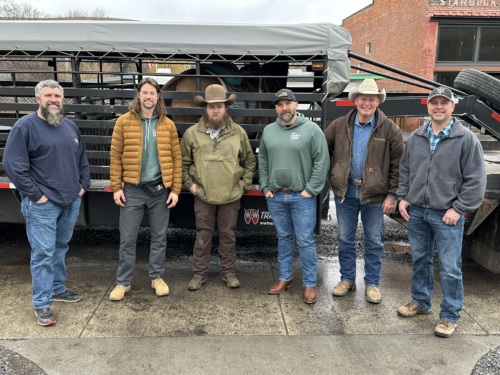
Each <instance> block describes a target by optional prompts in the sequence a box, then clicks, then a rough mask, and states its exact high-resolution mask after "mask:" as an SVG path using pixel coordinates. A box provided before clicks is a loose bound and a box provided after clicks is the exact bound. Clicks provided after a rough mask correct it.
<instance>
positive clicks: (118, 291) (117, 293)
mask: <svg viewBox="0 0 500 375" xmlns="http://www.w3.org/2000/svg"><path fill="white" fill-rule="evenodd" d="M130 289H132V287H131V286H130V285H117V286H115V289H113V290H112V291H111V293H110V294H109V300H110V301H121V300H122V299H123V298H124V297H125V293H127V292H130Z"/></svg>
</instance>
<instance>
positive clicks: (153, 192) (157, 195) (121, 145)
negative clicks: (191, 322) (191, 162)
mask: <svg viewBox="0 0 500 375" xmlns="http://www.w3.org/2000/svg"><path fill="white" fill-rule="evenodd" d="M165 113H166V109H165V104H164V102H163V99H162V97H161V91H160V86H159V85H158V83H157V82H156V81H155V80H154V79H151V78H144V79H143V80H141V82H139V85H138V88H137V95H136V96H135V97H134V99H133V101H132V103H131V104H130V111H129V112H127V113H125V114H124V115H122V116H120V118H119V119H118V120H117V122H116V125H115V128H114V130H113V137H112V140H111V152H110V159H111V161H110V178H111V188H112V190H113V198H114V201H115V203H116V204H117V205H118V206H120V254H119V264H118V272H117V275H116V283H117V286H116V287H115V288H114V289H113V291H112V292H111V294H110V297H109V298H110V300H111V301H120V300H122V299H123V298H124V296H125V293H127V292H128V291H130V289H131V282H132V278H133V275H134V267H135V253H136V242H137V233H138V231H139V226H140V224H141V221H142V218H143V216H144V212H146V213H147V215H148V219H149V226H150V233H151V245H150V253H149V277H150V278H151V287H152V288H153V289H155V292H156V295H158V296H166V295H168V293H169V288H168V285H167V284H166V283H165V281H164V280H163V273H164V271H165V252H166V247H167V227H168V221H169V213H170V208H172V207H174V206H175V205H176V204H177V200H178V196H179V193H180V190H181V184H182V157H181V151H180V146H179V138H178V135H177V129H176V127H175V124H174V123H173V122H172V121H171V120H170V119H168V118H167V117H166V116H165Z"/></svg>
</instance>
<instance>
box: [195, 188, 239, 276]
mask: <svg viewBox="0 0 500 375" xmlns="http://www.w3.org/2000/svg"><path fill="white" fill-rule="evenodd" d="M239 209H240V201H236V202H232V203H227V204H220V205H217V204H209V203H205V202H203V201H202V200H201V199H199V198H197V197H195V198H194V213H195V217H196V241H195V243H194V248H193V272H194V273H195V274H199V275H206V274H207V273H208V265H209V263H210V252H211V249H212V237H213V233H214V227H215V222H216V220H217V227H218V229H219V255H220V266H221V272H222V274H223V275H227V274H234V272H235V271H234V266H235V263H236V220H237V219H238V211H239Z"/></svg>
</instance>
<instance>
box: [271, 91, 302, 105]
mask: <svg viewBox="0 0 500 375" xmlns="http://www.w3.org/2000/svg"><path fill="white" fill-rule="evenodd" d="M281 99H284V100H291V101H294V102H296V101H297V99H295V94H294V93H293V91H292V90H289V89H281V90H280V91H278V92H277V93H276V94H274V104H276V103H277V102H278V101H279V100H281Z"/></svg>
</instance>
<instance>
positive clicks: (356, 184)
mask: <svg viewBox="0 0 500 375" xmlns="http://www.w3.org/2000/svg"><path fill="white" fill-rule="evenodd" d="M385 96H386V94H385V90H382V91H379V90H378V87H377V84H376V83H375V80H373V79H365V80H364V81H363V82H362V83H361V85H359V88H358V87H354V88H352V89H351V91H350V92H349V100H350V101H352V102H354V103H355V104H356V108H355V109H353V110H351V111H350V112H349V113H348V114H347V115H345V116H343V117H340V118H338V119H336V120H334V121H332V122H331V123H330V125H329V126H328V127H327V129H326V130H325V137H326V141H327V143H328V148H329V151H330V155H331V161H332V163H331V171H330V175H329V176H328V182H329V183H330V186H331V188H332V190H333V193H334V194H335V207H336V211H337V220H338V225H339V237H338V240H339V262H340V282H339V283H338V284H337V285H336V286H335V287H334V288H333V291H332V294H333V295H334V296H337V297H342V296H345V295H346V294H347V293H348V292H349V291H350V290H355V289H356V229H357V226H358V216H359V214H360V213H361V222H362V223H363V229H364V234H365V243H364V258H365V277H364V282H365V298H366V300H367V301H368V302H370V303H375V304H377V303H380V301H381V298H382V297H381V293H380V289H379V282H380V273H381V268H382V250H383V248H384V245H383V243H382V229H383V226H384V214H390V213H392V212H394V210H395V209H396V202H397V196H396V189H397V186H398V178H399V160H400V158H401V153H402V152H403V136H402V133H401V130H400V129H399V128H398V127H397V126H396V124H394V122H392V121H391V120H389V119H388V118H387V117H386V116H385V115H384V113H383V112H382V111H381V110H380V109H379V108H378V105H379V104H380V103H383V102H384V100H385Z"/></svg>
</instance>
